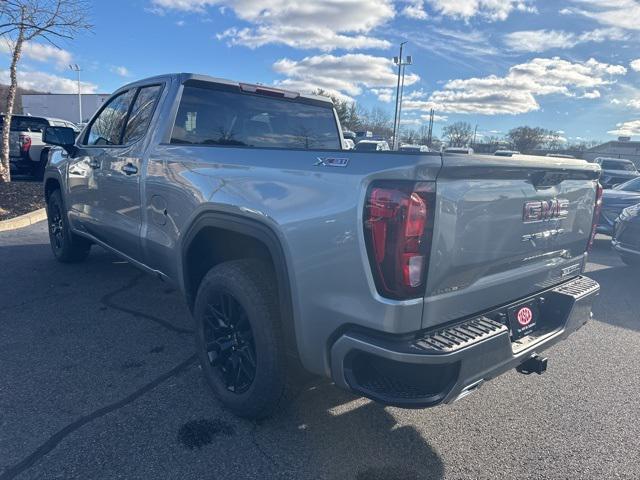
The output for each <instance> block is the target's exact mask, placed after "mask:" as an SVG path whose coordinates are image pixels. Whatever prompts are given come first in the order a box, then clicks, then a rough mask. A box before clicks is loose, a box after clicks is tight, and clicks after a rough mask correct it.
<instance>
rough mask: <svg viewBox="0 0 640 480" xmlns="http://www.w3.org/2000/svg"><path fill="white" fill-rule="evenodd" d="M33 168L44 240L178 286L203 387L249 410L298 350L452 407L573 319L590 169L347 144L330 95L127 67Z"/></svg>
mask: <svg viewBox="0 0 640 480" xmlns="http://www.w3.org/2000/svg"><path fill="white" fill-rule="evenodd" d="M44 137H45V141H47V142H48V143H51V144H53V145H58V146H61V147H63V148H62V149H59V151H56V153H55V154H54V155H52V158H51V160H50V163H49V165H48V166H47V169H46V172H45V184H44V186H45V196H46V200H47V209H48V218H49V220H48V221H49V232H50V239H51V246H52V250H53V253H54V255H55V257H56V258H57V259H58V260H60V261H61V262H74V261H81V260H83V259H84V258H86V256H87V255H88V253H89V250H90V248H91V245H92V244H97V245H100V246H102V247H105V248H107V249H108V250H111V251H112V252H115V253H116V254H118V255H120V256H121V257H122V258H124V259H126V260H128V261H129V262H131V263H133V264H135V265H137V266H138V267H140V268H142V269H143V270H146V271H147V272H150V273H152V274H153V275H156V276H158V277H159V278H161V279H163V280H165V281H168V282H171V283H172V284H174V285H176V286H177V287H178V288H179V289H180V290H181V291H182V292H183V293H184V297H185V298H186V301H187V303H188V305H189V307H190V308H191V311H192V314H193V317H194V321H195V322H194V325H195V332H196V334H195V337H196V347H197V352H198V355H199V358H200V361H201V364H202V369H203V372H204V375H205V376H206V379H207V381H208V383H209V384H210V385H211V387H212V389H213V392H214V393H215V395H216V396H217V398H218V399H219V400H220V401H221V402H222V403H223V404H224V405H225V406H226V407H227V408H229V409H230V410H232V411H233V412H235V413H236V414H238V415H241V416H245V417H253V418H256V417H264V416H266V415H268V414H269V413H270V412H272V411H273V409H274V408H275V407H276V405H277V404H278V402H279V401H280V400H281V398H282V397H283V394H284V392H285V390H286V387H287V385H288V381H287V378H289V377H288V372H289V371H290V370H292V369H293V368H294V367H295V366H296V365H299V364H301V365H302V366H303V367H304V368H305V369H306V370H307V371H309V372H312V373H314V374H318V375H323V376H326V377H328V378H331V379H332V380H333V381H334V382H335V384H336V385H337V386H339V387H341V388H344V389H348V390H351V391H353V392H356V393H357V394H360V395H363V396H366V397H369V398H371V399H374V400H376V401H378V402H381V403H383V404H387V405H396V406H402V407H412V408H421V407H429V406H433V405H437V404H440V403H449V402H452V401H454V400H456V399H459V398H462V397H463V396H465V395H467V394H468V393H470V392H471V391H473V390H475V389H477V388H478V387H479V386H480V385H481V384H482V383H483V382H484V381H486V380H489V379H491V378H493V377H496V376H497V375H499V374H501V373H503V372H505V371H507V370H509V369H512V368H516V369H518V370H519V371H521V372H523V373H532V372H536V373H542V372H543V371H544V370H545V368H546V359H545V358H543V357H542V356H540V352H541V351H543V350H544V349H546V348H547V347H549V346H550V345H552V344H554V343H555V342H557V341H558V340H560V339H563V338H565V337H567V336H568V335H569V334H571V333H572V332H574V331H575V330H576V329H578V328H579V327H580V326H582V325H583V324H584V323H585V322H586V321H587V320H588V319H589V317H590V315H591V303H592V300H593V298H594V296H595V295H596V294H597V292H598V290H599V286H598V284H597V283H596V282H595V281H593V280H591V279H589V278H587V277H585V276H583V275H582V273H583V271H584V267H585V262H586V260H587V255H588V253H587V252H588V251H589V248H590V245H591V243H592V241H593V235H594V233H595V220H597V218H598V212H597V205H598V203H599V202H600V193H601V189H600V188H599V184H598V177H599V174H600V167H599V166H598V165H594V164H590V163H587V162H583V161H579V160H566V159H555V158H544V157H532V156H526V155H523V156H518V157H517V158H516V157H493V156H491V157H489V156H482V155H474V154H467V155H459V154H441V153H435V152H434V153H431V152H418V153H404V152H378V153H371V152H358V151H352V150H350V151H346V150H342V147H341V146H342V133H341V128H340V124H339V121H338V119H337V116H336V113H335V111H334V109H333V105H332V103H331V101H330V100H327V99H325V98H321V97H316V96H312V95H302V94H298V93H294V92H289V91H285V90H278V89H274V88H269V87H264V86H261V85H249V84H243V83H237V82H231V81H227V80H221V79H217V78H211V77H206V76H201V75H193V74H174V75H166V76H159V77H154V78H150V79H147V80H142V81H139V82H136V83H132V84H130V85H127V86H125V87H123V88H121V89H120V90H118V91H117V92H115V94H114V95H113V96H112V97H111V99H110V100H109V101H108V102H106V103H105V105H104V106H103V108H102V109H101V110H100V111H98V112H97V113H96V115H95V116H94V117H93V119H92V120H91V122H89V124H88V125H87V126H86V127H85V129H84V131H83V132H82V133H81V134H80V135H79V136H78V137H77V139H76V138H75V135H74V134H73V131H72V130H71V129H68V128H64V127H49V128H47V129H45V132H44Z"/></svg>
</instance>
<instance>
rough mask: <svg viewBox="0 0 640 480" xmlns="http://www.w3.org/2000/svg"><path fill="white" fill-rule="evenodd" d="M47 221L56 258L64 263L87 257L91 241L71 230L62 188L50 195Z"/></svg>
mask: <svg viewBox="0 0 640 480" xmlns="http://www.w3.org/2000/svg"><path fill="white" fill-rule="evenodd" d="M47 222H48V224H49V243H50V244H51V250H52V251H53V255H54V256H55V257H56V260H58V261H59V262H62V263H75V262H81V261H83V260H85V259H86V258H87V256H88V255H89V251H90V250H91V243H90V242H89V241H88V240H86V239H84V238H82V237H79V236H78V235H75V234H74V233H73V232H72V231H71V228H70V227H69V220H68V219H67V215H66V212H65V209H64V204H63V203H62V195H60V190H56V191H54V192H52V193H51V195H49V200H48V201H47Z"/></svg>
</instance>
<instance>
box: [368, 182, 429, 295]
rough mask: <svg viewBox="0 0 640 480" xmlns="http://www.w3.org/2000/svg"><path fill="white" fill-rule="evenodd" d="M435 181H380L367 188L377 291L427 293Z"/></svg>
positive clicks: (393, 293) (369, 225)
mask: <svg viewBox="0 0 640 480" xmlns="http://www.w3.org/2000/svg"><path fill="white" fill-rule="evenodd" d="M434 200H435V184H434V183H429V182H419V183H415V182H404V181H379V182H374V183H373V184H372V185H371V186H370V187H369V190H368V192H367V201H366V204H365V212H364V233H365V241H366V244H367V253H368V255H369V261H370V263H371V268H372V271H373V277H374V280H375V283H376V288H377V289H378V293H380V295H382V296H384V297H388V298H394V299H407V298H415V297H420V296H422V295H424V291H425V285H426V276H427V275H426V274H427V272H426V270H427V267H428V265H429V253H430V251H431V239H432V235H433V213H434V209H433V207H434Z"/></svg>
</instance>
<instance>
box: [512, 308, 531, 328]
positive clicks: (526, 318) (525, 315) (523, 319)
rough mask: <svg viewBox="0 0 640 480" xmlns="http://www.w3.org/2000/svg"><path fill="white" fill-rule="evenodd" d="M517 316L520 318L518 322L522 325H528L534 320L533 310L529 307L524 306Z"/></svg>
mask: <svg viewBox="0 0 640 480" xmlns="http://www.w3.org/2000/svg"><path fill="white" fill-rule="evenodd" d="M516 318H517V319H518V323H519V324H520V325H522V326H523V327H526V326H527V325H529V324H530V323H531V320H533V312H532V311H531V309H530V308H529V307H522V308H521V309H520V310H518V313H517V314H516Z"/></svg>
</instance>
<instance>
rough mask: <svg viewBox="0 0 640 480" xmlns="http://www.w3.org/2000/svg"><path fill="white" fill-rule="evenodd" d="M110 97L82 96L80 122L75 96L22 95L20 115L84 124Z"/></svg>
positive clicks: (94, 94) (96, 94)
mask: <svg viewBox="0 0 640 480" xmlns="http://www.w3.org/2000/svg"><path fill="white" fill-rule="evenodd" d="M110 96H111V95H110V94H109V93H91V94H86V95H82V122H81V121H80V118H79V117H80V111H79V109H78V95H77V94H70V93H43V94H24V95H22V113H23V114H24V115H33V116H34V117H51V118H61V119H63V120H68V121H70V122H74V123H84V122H87V121H89V119H90V118H91V117H92V116H93V114H94V113H96V111H97V110H98V109H99V108H100V107H101V106H102V105H103V104H104V102H106V101H107V99H108V98H109V97H110Z"/></svg>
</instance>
